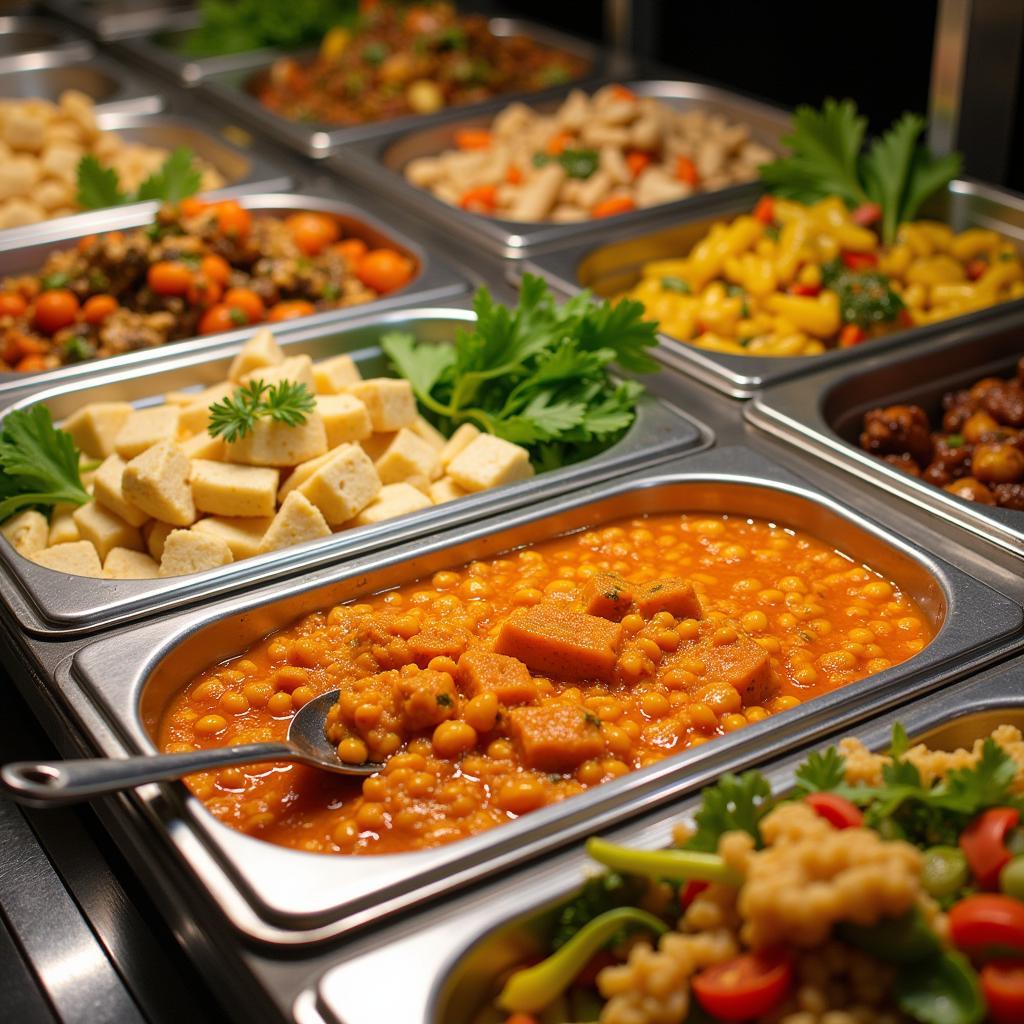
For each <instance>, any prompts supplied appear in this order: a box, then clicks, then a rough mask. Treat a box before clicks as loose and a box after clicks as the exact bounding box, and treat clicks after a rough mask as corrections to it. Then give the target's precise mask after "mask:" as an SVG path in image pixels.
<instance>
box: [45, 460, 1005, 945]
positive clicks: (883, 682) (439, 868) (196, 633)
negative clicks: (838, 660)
mask: <svg viewBox="0 0 1024 1024" xmlns="http://www.w3.org/2000/svg"><path fill="white" fill-rule="evenodd" d="M677 509H678V510H690V511H711V510H713V511H716V512H731V513H734V514H741V515H745V516H749V515H752V516H762V517H766V518H769V519H771V520H773V521H775V522H781V523H785V524H786V525H790V526H793V527H796V528H799V529H803V530H806V531H808V532H809V533H811V534H813V535H815V536H816V537H818V538H819V539H822V540H824V541H826V542H828V543H832V544H835V545H836V546H837V547H838V548H840V549H841V550H843V551H845V552H846V553H847V554H848V555H850V556H851V557H852V558H854V560H856V561H858V562H861V561H864V562H869V563H870V564H871V565H872V566H873V567H875V568H876V569H878V570H879V571H880V572H882V573H883V574H884V575H885V576H886V577H888V578H893V579H896V580H897V581H898V582H899V584H900V585H901V586H902V587H903V588H904V590H905V592H907V593H908V594H910V595H911V596H913V597H914V598H915V599H916V600H917V601H918V602H919V603H920V605H921V607H922V608H923V610H924V612H925V614H926V615H927V616H928V618H929V619H930V621H931V623H932V625H933V627H934V628H935V630H936V636H935V639H934V640H933V641H932V642H931V643H930V644H929V645H928V646H927V647H925V649H924V650H923V651H922V652H921V653H920V654H919V655H917V656H916V657H914V658H913V659H911V660H910V661H908V662H906V663H904V664H902V665H900V666H896V667H894V668H892V669H889V670H886V671H885V672H882V673H880V674H879V675H877V676H873V677H871V678H869V679H867V680H864V681H862V682H860V683H858V684H855V685H853V686H850V687H846V688H844V689H841V690H838V691H836V692H833V693H831V694H828V695H825V696H822V697H819V698H817V699H814V700H811V701H808V702H807V703H805V704H803V705H801V706H800V707H799V708H797V709H795V710H793V711H791V712H786V713H784V714H780V715H776V716H773V717H772V718H770V719H768V720H766V721H763V722H760V723H757V724H755V725H751V726H750V727H748V728H746V729H743V730H740V731H739V732H736V733H732V734H730V735H728V736H725V737H722V738H720V739H716V740H715V741H714V742H713V743H708V744H704V745H702V746H700V747H698V748H695V749H692V750H689V751H686V752H684V753H681V754H679V755H676V756H673V757H670V758H668V759H666V760H665V761H663V762H661V763H658V764H654V765H651V766H649V767H647V768H644V769H642V770H640V771H637V772H633V773H631V774H629V775H627V776H625V777H622V778H619V779H616V780H614V781H612V782H610V783H607V784H605V785H603V786H599V787H597V788H595V789H593V790H591V791H589V792H586V793H583V794H581V795H579V796H577V797H573V798H571V799H568V800H565V801H563V802H562V803H560V804H558V805H556V806H553V807H547V808H543V809H541V810H538V811H535V812H533V813H531V814H529V815H526V816H525V817H523V818H520V819H519V820H517V821H515V822H512V823H510V824H506V825H502V826H500V827H498V828H495V829H492V830H491V831H489V832H486V833H484V834H482V835H477V836H473V837H471V838H469V839H465V840H462V841H460V842H457V843H455V844H452V845H450V846H447V847H442V848H439V849H434V850H427V851H421V852H415V853H407V854H400V855H380V856H372V857H360V858H351V857H332V856H322V855H314V854H306V853H301V852H298V851H294V850H290V849H285V848H281V847H277V846H273V845H271V844H269V843H264V842H261V841H259V840H256V839H253V838H250V837H248V836H245V835H243V834H241V833H238V832H235V831H233V830H230V829H228V828H226V827H225V826H223V825H221V824H219V823H218V822H216V820H215V819H214V818H213V817H212V816H211V815H209V814H208V813H207V812H206V811H205V809H204V808H203V807H202V806H201V805H200V804H199V803H198V802H197V801H196V800H195V799H194V798H193V797H191V796H189V795H187V794H185V793H184V792H183V791H182V790H181V789H180V788H178V789H176V790H174V791H170V790H162V791H157V792H156V793H154V794H153V797H156V796H157V795H158V794H159V795H160V799H159V801H158V805H159V807H160V809H161V810H160V812H159V813H158V812H157V810H156V807H157V804H154V803H153V802H151V799H150V796H149V794H148V792H147V793H145V794H140V795H142V796H143V799H144V802H145V806H146V809H147V811H149V812H150V815H151V818H152V819H153V820H154V822H155V824H156V826H157V827H158V828H159V829H161V830H162V831H163V833H164V838H165V839H166V840H170V841H171V842H172V843H174V844H175V845H176V846H178V848H179V852H180V854H181V856H183V857H185V858H186V859H187V860H188V862H189V864H190V866H191V868H192V870H193V871H194V872H195V873H196V875H197V877H198V878H199V879H200V881H201V884H203V885H204V887H205V889H206V894H207V898H208V899H211V900H213V901H214V902H215V903H216V904H218V905H219V906H220V908H221V910H222V912H223V913H224V914H225V915H227V916H228V918H229V919H230V920H231V921H232V923H233V924H234V926H235V927H236V928H240V929H242V930H244V931H245V932H246V933H248V934H250V935H252V936H254V937H259V938H261V939H264V940H267V941H273V942H276V943H285V944H294V943H301V942H310V941H315V940H318V939H323V938H326V937H328V936H331V935H337V934H340V933H342V932H346V931H351V930H352V929H355V928H357V927H359V926H361V925H364V924H367V923H369V922H370V921H373V920H376V919H378V918H380V917H383V916H385V915H388V914H390V913H393V912H394V911H396V910H398V909H400V908H407V907H410V906H412V905H416V904H420V903H422V902H423V901H424V900H426V899H427V898H429V897H432V896H435V895H438V894H440V893H451V892H452V890H453V888H454V887H455V886H457V885H460V884H464V883H465V882H467V881H470V880H474V879H479V878H482V877H486V876H488V875H492V874H493V873H494V872H496V871H497V870H499V869H505V868H507V867H510V866H511V865H513V864H515V863H518V862H522V861H523V860H524V859H525V858H527V857H529V856H534V855H537V854H540V853H542V852H545V851H549V850H551V849H552V848H553V847H554V846H556V845H558V844H560V843H564V842H567V841H569V840H571V839H576V838H579V837H581V836H582V835H585V834H589V833H590V832H592V831H594V830H595V829H597V828H601V827H606V826H607V825H609V824H611V823H613V822H615V821H619V820H622V819H623V818H624V817H626V816H628V815H635V814H638V813H640V812H641V811H644V810H646V809H649V808H651V807H653V806H655V805H657V804H659V803H662V802H664V801H666V800H670V799H673V798H676V797H678V796H679V795H681V794H683V793H686V792H692V791H693V790H694V789H695V788H697V787H699V786H700V785H702V784H704V783H705V782H707V781H708V780H709V779H713V778H716V777H717V776H718V775H719V774H720V773H721V772H722V771H724V770H727V769H730V768H734V767H736V766H737V765H740V764H743V763H746V762H747V761H748V760H750V759H752V758H756V757H757V756H760V755H761V754H763V752H764V749H765V745H766V744H768V745H769V746H770V748H771V750H773V751H774V752H776V753H781V752H783V751H785V750H787V749H790V748H792V747H793V746H795V745H798V744H803V743H806V742H808V741H809V740H810V739H812V738H813V737H814V736H816V735H819V734H821V733H823V732H825V731H827V730H829V729H834V728H838V727H840V726H845V725H849V724H851V723H852V722H855V721H859V720H862V719H863V718H865V717H867V716H869V715H871V714H876V713H879V712H880V711H882V710H883V709H886V708H889V707H892V706H894V705H896V704H898V703H900V702H902V701H906V700H907V699H909V698H911V697H913V696H917V695H920V694H922V693H925V692H928V691H929V690H932V689H935V688H936V687H938V686H940V685H942V684H943V683H944V682H947V681H949V680H950V679H953V678H956V677H960V676H963V675H965V674H966V673H968V672H969V671H971V670H973V669H976V668H977V667H978V666H980V665H984V664H987V663H988V662H989V661H991V660H992V659H993V658H995V657H997V656H998V655H999V654H1000V653H1002V652H1005V651H1006V650H1008V649H1010V648H1011V647H1012V646H1013V645H1014V644H1015V643H1017V642H1018V640H1019V636H1018V634H1019V631H1020V627H1021V623H1022V614H1021V610H1020V609H1019V607H1017V606H1016V605H1015V604H1013V603H1012V602H1010V601H1008V600H1006V599H1005V598H1003V597H1001V596H1000V595H998V594H996V593H995V592H994V591H992V590H989V589H988V588H986V587H985V586H983V585H981V584H979V583H978V582H977V581H976V580H973V579H971V578H970V577H968V576H966V575H965V574H964V573H962V572H960V571H959V570H957V569H955V568H953V567H952V566H950V565H949V564H947V563H945V562H942V561H940V560H938V559H936V558H933V557H931V556H929V555H927V554H926V553H924V552H923V551H921V550H919V549H918V548H916V547H915V546H914V545H913V544H911V543H909V542H907V541H905V540H903V539H901V538H899V537H896V536H893V535H891V534H889V533H888V531H885V530H882V529H880V528H878V527H876V526H875V525H874V524H873V523H872V522H871V521H870V520H868V519H866V518H864V517H863V516H861V515H859V514H857V513H855V512H852V511H851V510H849V509H846V508H843V507H842V506H840V505H838V504H837V503H835V502H834V501H832V500H831V499H829V498H827V497H825V496H824V495H823V494H821V493H820V492H818V491H816V490H815V489H814V488H813V487H811V486H809V485H807V484H805V483H803V482H802V481H800V480H799V479H798V478H795V477H793V476H792V475H791V474H789V473H787V472H786V471H784V470H782V469H781V468H778V467H775V466H773V465H772V464H771V463H770V462H768V461H766V460H765V459H763V458H760V457H755V456H754V455H753V454H752V453H750V452H749V451H746V450H743V449H730V448H723V449H717V450H715V451H713V452H708V453H704V454H699V455H695V456H691V457H689V458H687V459H684V460H680V461H678V462H675V463H670V464H668V465H667V466H665V467H662V468H661V469H660V470H658V471H656V472H655V473H654V474H651V473H640V474H635V475H634V476H632V477H626V478H624V479H620V480H617V481H615V482H613V483H604V484H597V485H592V486H589V487H584V488H583V489H581V490H580V491H578V492H577V493H576V494H574V495H573V496H572V497H565V498H559V499H553V500H551V501H548V502H542V503H540V504H537V505H534V506H533V507H531V508H529V509H528V510H524V511H520V512H513V513H508V514H505V515H503V516H502V518H501V520H500V521H498V520H495V519H492V520H490V521H484V522H483V523H480V524H477V525H474V526H472V527H468V528H463V529H461V530H451V531H448V532H447V533H442V534H439V535H435V536H434V537H432V538H430V539H423V540H420V541H418V542H416V543H413V544H406V545H403V546H399V547H395V548H392V549H391V550H390V551H388V552H383V553H380V554H378V555H375V556H373V557H369V558H365V559H362V560H360V561H357V562H354V563H349V564H348V565H346V566H343V567H340V568H325V569H320V570H316V571H312V572H307V573H305V574H304V575H303V576H302V577H301V578H299V579H296V580H293V581H290V582H284V583H279V584H276V585H275V586H274V587H273V588H263V589H262V590H261V589H257V590H254V591H250V592H249V593H247V594H242V595H239V596H237V597H235V598H233V599H231V600H227V601H223V602H221V603H219V604H215V605H211V606H209V607H206V608H204V609H202V610H197V611H195V612H188V613H184V614H180V615H175V616H170V617H166V618H164V619H162V620H161V621H160V622H158V623H153V624H150V625H142V626H139V627H138V628H135V629H132V630H130V631H126V632H122V633H120V634H115V635H113V636H111V637H110V638H109V639H107V640H100V641H97V642H96V643H94V644H90V645H88V646H86V647H85V648H84V649H82V650H80V651H78V652H77V653H76V654H75V655H74V657H73V658H72V661H71V663H70V666H68V665H67V664H66V663H65V665H64V666H63V667H60V668H58V672H57V679H58V685H59V686H61V688H62V689H73V688H75V687H81V688H82V690H83V691H84V693H85V697H86V699H88V700H89V701H90V702H95V706H96V707H98V709H99V710H100V712H101V713H102V714H103V716H104V718H105V720H106V722H108V723H109V724H110V726H111V727H112V728H113V729H114V730H115V731H116V732H117V734H118V737H119V739H118V741H117V742H116V743H115V744H114V745H113V746H111V745H110V744H109V743H103V741H102V739H100V740H99V742H100V743H101V749H102V750H103V752H104V753H107V754H111V755H120V754H121V753H122V752H146V751H152V750H153V749H154V746H153V741H152V736H153V730H154V729H155V727H156V724H157V722H158V720H159V716H160V714H161V712H162V710H163V708H164V707H165V706H166V704H167V702H168V700H169V699H171V697H172V695H173V694H174V693H176V692H177V691H178V690H179V689H180V688H181V686H182V685H184V684H185V683H186V682H187V681H188V680H189V679H191V678H192V677H193V676H194V674H195V673H196V672H198V671H200V670H201V669H203V668H204V667H206V666H208V665H209V664H211V663H213V662H216V661H219V660H221V659H223V658H225V657H228V656H230V655H232V654H235V653H237V652H239V651H240V650H242V649H244V647H245V646H246V645H247V644H248V643H250V642H252V641H253V640H256V639H258V638H259V637H261V636H263V635H265V634H266V633H267V632H269V631H270V630H272V629H274V628H276V627H279V626H281V625H282V624H284V623H287V622H290V621H292V620H293V619H295V618H297V617H298V616H300V615H303V614H305V613H307V612H309V611H311V610H314V609H317V608H322V607H325V606H329V605H332V604H335V603H338V602H341V601H346V600H350V599H353V598H356V597H358V596H359V595H361V594H365V593H369V592H372V591H377V590H380V589H385V588H389V587H392V586H396V585H398V584H400V583H403V582H406V581H410V580H413V579H416V578H420V577H423V576H425V575H429V574H432V573H433V572H435V571H437V570H438V569H440V568H443V567H446V566H452V565H459V564H462V563H464V562H466V561H468V560H470V559H473V558H485V557H489V556H492V555H494V554H496V553H498V552H500V551H502V550H507V549H509V548H512V547H517V546H519V545H521V544H524V543H529V542H531V541H536V540H540V539H543V538H547V537H551V536H553V535H555V534H559V533H564V532H566V531H571V530H575V529H579V528H580V527H583V526H591V525H593V524H595V523H601V522H607V521H608V520H611V519H617V518H619V517H622V516H628V515H636V514H640V513H655V512H660V511H671V510H677ZM968 609H969V610H970V611H968ZM168 807H170V808H172V809H173V810H172V812H171V817H170V818H168V817H167V808H168ZM172 822H173V827H171V823H172ZM196 849H202V850H203V851H204V853H203V854H202V856H201V857H199V858H198V859H196V858H195V857H194V856H193V853H194V851H195V850H196Z"/></svg>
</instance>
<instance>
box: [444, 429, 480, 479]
mask: <svg viewBox="0 0 1024 1024" xmlns="http://www.w3.org/2000/svg"><path fill="white" fill-rule="evenodd" d="M479 436H480V428H479V427H477V426H474V425H473V424H472V423H463V424H462V426H461V427H459V428H458V430H456V431H455V433H454V434H452V436H451V437H449V438H448V440H447V442H446V443H445V446H444V447H443V448H442V449H441V456H440V460H439V461H440V463H441V465H442V466H443V467H444V468H445V469H447V468H448V463H449V462H451V461H452V459H454V458H455V456H456V455H458V454H459V453H460V452H461V451H462V450H463V449H464V448H465V447H466V445H468V444H469V443H470V441H474V440H476V438H478V437H479Z"/></svg>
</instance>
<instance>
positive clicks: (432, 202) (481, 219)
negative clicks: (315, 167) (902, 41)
mask: <svg viewBox="0 0 1024 1024" xmlns="http://www.w3.org/2000/svg"><path fill="white" fill-rule="evenodd" d="M625 84H626V86H627V87H628V88H630V89H632V90H633V91H634V92H635V93H637V94H638V95H640V96H645V97H652V98H654V99H657V100H660V101H661V102H663V103H665V104H666V105H668V106H670V107H672V108H674V109H677V110H683V111H685V110H695V109H701V110H707V111H708V112H710V113H712V114H719V115H721V116H722V117H726V118H728V119H729V120H730V121H734V122H735V121H739V122H743V123H745V124H748V125H750V127H751V129H752V137H753V138H754V139H756V140H757V141H758V142H761V143H763V144H764V145H766V146H768V147H770V148H772V149H778V147H779V140H780V138H781V136H783V135H784V134H785V133H786V132H787V131H788V130H789V124H790V115H789V113H788V111H785V110H781V109H779V108H778V107H773V106H769V105H768V104H766V103H761V102H759V101H757V100H752V99H747V98H746V97H744V96H739V95H737V94H736V93H732V92H728V91H726V90H725V89H719V88H716V87H715V86H711V85H704V84H702V83H699V82H677V81H666V80H660V79H641V80H638V81H627V82H626V83H625ZM592 88H594V87H588V90H587V91H591V89H592ZM569 91H570V88H569V87H566V88H564V89H562V90H560V92H559V95H558V96H557V97H556V98H552V99H550V100H547V101H544V102H537V103H533V102H531V104H530V105H531V106H535V107H537V108H538V109H540V110H554V109H556V108H557V107H558V106H559V105H560V104H561V103H562V101H563V100H564V99H565V97H566V96H567V95H568V93H569ZM508 102H509V101H507V100H499V101H491V102H489V103H488V104H487V106H486V108H482V109H481V112H479V113H476V114H474V115H473V116H471V117H467V116H466V113H465V112H464V111H459V110H454V111H449V112H446V113H445V114H444V115H440V116H437V117H434V118H431V120H430V126H429V127H423V128H420V129H418V130H416V129H410V128H409V127H408V126H401V127H398V128H394V129H392V130H391V131H389V132H388V133H387V134H386V135H382V136H381V137H379V138H373V139H368V140H365V141H362V142H358V143H356V144H354V145H349V146H346V147H345V148H344V150H342V151H340V152H338V153H336V154H333V155H332V156H330V157H329V158H328V163H329V166H331V167H332V168H334V169H336V170H337V171H338V173H339V174H343V175H348V176H350V177H352V178H353V179H355V180H358V181H361V182H363V183H366V184H371V183H372V184H373V186H374V187H375V188H377V189H379V190H380V191H381V192H382V193H383V194H386V195H387V196H389V197H390V198H392V199H394V200H395V202H401V203H405V204H406V205H407V206H409V207H410V209H413V210H414V211H415V212H417V213H419V214H421V215H422V216H423V217H424V218H427V219H429V220H431V221H433V222H435V223H436V224H437V225H438V226H440V227H442V228H443V229H444V230H445V231H449V232H452V233H454V234H457V235H458V236H459V237H460V238H464V239H465V240H467V241H469V242H471V243H477V244H480V245H484V246H486V247H487V248H488V249H489V250H491V251H492V252H495V253H497V254H499V255H501V256H504V257H506V258H510V259H520V258H522V257H524V256H526V255H530V254H534V253H536V252H538V251H541V250H545V249H552V248H557V247H560V246H565V245H567V244H569V243H570V242H572V243H576V242H579V241H580V240H581V239H586V238H590V239H592V240H593V239H595V238H596V237H598V236H601V235H605V234H607V233H608V232H609V231H610V230H612V231H630V230H631V231H636V230H640V229H641V228H642V227H643V226H651V225H652V224H656V223H658V222H660V221H662V220H664V219H666V218H674V217H683V216H686V215H687V214H689V213H691V212H695V211H702V210H705V209H707V208H708V207H709V206H711V207H712V208H713V207H714V206H715V204H717V203H719V202H722V203H735V204H741V205H739V206H738V208H740V209H746V208H747V207H748V206H750V205H753V203H754V201H755V199H756V197H757V194H758V187H757V186H756V185H755V184H753V183H751V184H746V185H735V186H732V187H730V188H726V189H721V190H719V191H717V192H698V193H695V194H694V195H693V196H691V197H690V198H688V199H682V200H678V201H676V202H673V203H663V204H661V205H659V206H650V207H647V208H646V209H642V210H635V211H633V212H632V213H627V214H622V215H621V216H618V217H615V218H612V219H607V220H602V219H594V220H587V221H579V222H574V223H571V224H555V223H545V222H542V221H541V222H536V223H517V222H515V221H509V220H501V219H499V218H497V217H487V216H484V215H482V214H474V213H469V212H468V211H466V210H462V209H459V208H458V207H457V206H451V205H449V204H448V203H445V202H442V200H440V199H438V198H437V197H436V196H434V195H432V194H431V193H430V192H429V191H428V190H426V189H421V188H417V187H416V186H415V185H411V184H410V183H409V182H407V181H406V180H405V176H404V174H403V168H404V167H405V166H406V164H408V163H409V162H410V161H412V160H415V159H416V158H417V157H421V156H433V155H435V154H438V153H440V152H442V151H443V150H446V149H451V148H453V146H454V142H453V139H454V136H455V132H456V131H458V130H459V129H460V128H466V127H472V128H483V127H486V126H488V125H489V124H490V122H491V120H492V119H493V118H494V116H495V114H497V113H498V112H499V111H501V110H503V109H504V108H505V107H506V106H508ZM591 244H593V241H592V242H591Z"/></svg>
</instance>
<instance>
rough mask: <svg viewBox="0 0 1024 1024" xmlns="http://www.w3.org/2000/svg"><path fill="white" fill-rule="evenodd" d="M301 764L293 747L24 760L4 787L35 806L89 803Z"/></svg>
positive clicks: (0, 777) (2, 774) (3, 775)
mask: <svg viewBox="0 0 1024 1024" xmlns="http://www.w3.org/2000/svg"><path fill="white" fill-rule="evenodd" d="M295 760H301V755H299V756H297V752H296V750H295V748H294V747H292V746H290V745H289V744H287V743H246V744H243V745H241V746H236V747H217V748H216V749H214V750H191V751H188V752H187V753H184V754H159V755H143V756H141V757H121V758H81V759H80V760H71V761H55V762H53V763H52V764H39V763H37V762H34V761H21V762H16V763H14V764H8V765H5V766H4V767H3V768H2V769H0V783H2V784H3V788H4V790H5V791H6V793H7V795H8V796H10V797H12V798H13V799H14V800H17V801H18V802H19V803H22V804H27V805H28V806H30V807H54V806H56V805H58V804H69V803H74V802H75V801H78V800H88V799H89V798H90V797H94V796H100V795H102V794H104V793H114V792H117V791H118V790H121V789H133V788H134V787H135V786H142V785H144V784H145V783H147V782H167V781H169V780H171V779H180V778H181V777H182V776H183V775H189V774H190V773H192V772H201V771H206V770H207V769H210V768H227V767H229V766H231V765H236V764H256V763H258V762H261V761H295Z"/></svg>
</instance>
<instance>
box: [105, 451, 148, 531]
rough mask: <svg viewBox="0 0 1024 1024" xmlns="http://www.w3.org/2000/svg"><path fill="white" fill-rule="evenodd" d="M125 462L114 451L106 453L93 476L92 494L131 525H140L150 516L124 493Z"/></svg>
mask: <svg viewBox="0 0 1024 1024" xmlns="http://www.w3.org/2000/svg"><path fill="white" fill-rule="evenodd" d="M125 465H126V463H125V461H124V459H122V458H121V456H120V455H118V454H117V453H116V452H115V453H114V454H113V455H108V456H107V457H106V458H105V459H104V460H103V464H102V465H101V466H100V468H99V469H97V470H96V476H95V477H94V478H93V485H92V494H93V497H94V498H95V499H96V501H98V502H99V503H100V504H101V505H102V506H103V507H104V508H107V509H109V510H110V511H111V512H113V513H114V514H115V515H119V516H120V517H121V518H122V519H123V520H124V521H125V522H126V523H129V524H130V525H131V526H141V525H142V524H143V523H144V522H145V521H146V520H147V519H149V518H150V515H149V513H148V512H144V511H143V510H142V509H141V508H139V506H138V505H133V504H132V503H131V502H130V501H129V500H128V499H127V498H126V497H125V495H124V489H123V483H122V479H123V476H124V467H125Z"/></svg>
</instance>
